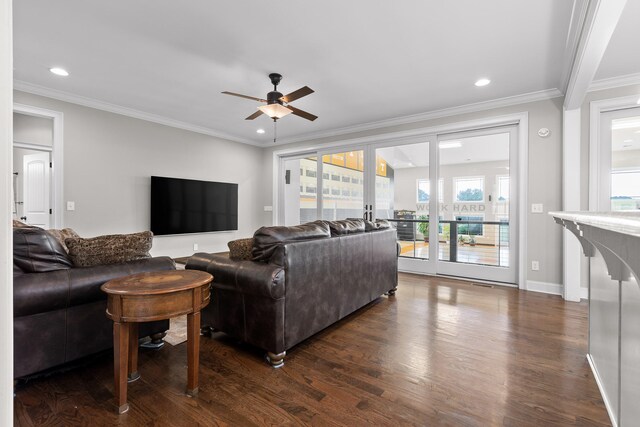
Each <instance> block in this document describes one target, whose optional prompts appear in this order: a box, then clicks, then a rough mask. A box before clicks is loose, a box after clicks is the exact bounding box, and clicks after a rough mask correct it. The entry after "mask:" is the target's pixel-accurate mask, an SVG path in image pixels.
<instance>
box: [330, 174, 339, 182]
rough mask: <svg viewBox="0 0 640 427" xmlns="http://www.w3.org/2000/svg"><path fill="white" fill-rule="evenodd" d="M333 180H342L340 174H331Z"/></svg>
mask: <svg viewBox="0 0 640 427" xmlns="http://www.w3.org/2000/svg"><path fill="white" fill-rule="evenodd" d="M331 180H332V181H340V175H333V174H331Z"/></svg>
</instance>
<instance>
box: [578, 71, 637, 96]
mask: <svg viewBox="0 0 640 427" xmlns="http://www.w3.org/2000/svg"><path fill="white" fill-rule="evenodd" d="M631 85H640V73H635V74H627V75H624V76H618V77H610V78H608V79H601V80H595V81H593V82H591V84H590V85H589V92H594V91H597V90H605V89H614V88H617V87H622V86H631Z"/></svg>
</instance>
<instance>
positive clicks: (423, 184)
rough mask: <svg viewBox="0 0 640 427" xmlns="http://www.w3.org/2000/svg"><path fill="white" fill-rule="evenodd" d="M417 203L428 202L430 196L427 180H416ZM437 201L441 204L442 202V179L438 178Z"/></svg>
mask: <svg viewBox="0 0 640 427" xmlns="http://www.w3.org/2000/svg"><path fill="white" fill-rule="evenodd" d="M417 188H418V197H417V201H418V203H427V202H428V201H429V196H430V194H431V187H430V186H429V180H428V179H419V180H418V186H417ZM438 201H439V202H440V203H442V202H443V201H444V179H443V178H440V179H439V180H438Z"/></svg>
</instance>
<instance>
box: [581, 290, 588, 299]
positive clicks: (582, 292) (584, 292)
mask: <svg viewBox="0 0 640 427" xmlns="http://www.w3.org/2000/svg"><path fill="white" fill-rule="evenodd" d="M580 299H589V288H580Z"/></svg>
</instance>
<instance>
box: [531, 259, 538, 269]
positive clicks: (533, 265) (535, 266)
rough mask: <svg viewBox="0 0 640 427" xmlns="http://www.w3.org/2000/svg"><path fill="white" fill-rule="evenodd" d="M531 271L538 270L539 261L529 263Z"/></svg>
mask: <svg viewBox="0 0 640 427" xmlns="http://www.w3.org/2000/svg"><path fill="white" fill-rule="evenodd" d="M531 269H532V270H533V271H538V270H540V262H539V261H531Z"/></svg>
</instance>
